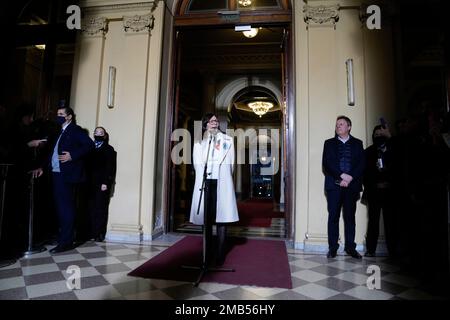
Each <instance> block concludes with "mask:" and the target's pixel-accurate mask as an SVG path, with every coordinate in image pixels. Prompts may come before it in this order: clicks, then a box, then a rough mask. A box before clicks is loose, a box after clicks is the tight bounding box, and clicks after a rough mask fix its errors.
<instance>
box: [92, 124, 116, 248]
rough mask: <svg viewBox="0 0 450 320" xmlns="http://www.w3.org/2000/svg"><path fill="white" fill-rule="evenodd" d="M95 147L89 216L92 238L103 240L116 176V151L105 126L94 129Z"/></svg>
mask: <svg viewBox="0 0 450 320" xmlns="http://www.w3.org/2000/svg"><path fill="white" fill-rule="evenodd" d="M94 140H95V149H94V150H93V151H92V152H91V153H90V155H89V161H88V172H89V181H88V183H89V216H90V221H91V238H92V239H95V241H99V242H101V241H103V240H104V239H105V235H106V226H107V224H108V207H109V200H110V197H111V190H112V187H113V185H114V182H115V176H116V158H117V156H116V151H115V150H114V148H113V147H112V146H111V145H110V144H109V135H108V133H107V132H106V130H105V128H103V127H97V128H95V131H94Z"/></svg>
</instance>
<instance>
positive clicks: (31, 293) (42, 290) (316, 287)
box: [0, 235, 444, 300]
mask: <svg viewBox="0 0 450 320" xmlns="http://www.w3.org/2000/svg"><path fill="white" fill-rule="evenodd" d="M179 239H180V237H178V236H173V235H166V236H164V237H162V238H161V239H160V240H157V241H153V242H152V243H151V245H132V244H117V243H95V242H88V243H85V244H83V245H82V246H79V247H77V248H76V249H74V250H71V251H68V252H63V253H60V254H56V255H50V254H49V252H48V251H45V252H42V253H39V254H35V255H32V256H31V257H29V258H26V259H25V258H22V259H20V260H19V261H17V262H16V263H15V264H14V265H10V266H7V267H3V268H1V269H0V300H5V299H58V300H60V299H61V300H66V299H75V300H76V299H152V300H153V299H155V300H156V299H162V300H169V299H175V300H178V299H183V300H184V299H193V300H195V299H203V300H205V299H206V300H260V299H267V300H277V299H281V300H324V299H338V300H340V299H342V300H344V299H346V300H347V299H363V300H368V299H370V300H372V299H376V300H390V299H407V300H410V299H444V297H440V296H435V295H433V294H432V293H431V292H430V291H427V289H426V288H425V287H424V286H421V284H420V282H419V281H418V280H417V279H415V278H414V277H411V276H408V275H406V274H404V273H402V272H400V268H399V267H398V266H396V265H394V264H391V263H389V261H388V260H387V259H386V258H364V259H362V260H355V259H353V258H351V257H349V256H338V257H336V259H327V258H326V257H325V256H324V255H317V254H316V255H312V254H304V253H303V252H301V251H298V250H293V249H287V252H288V257H289V264H290V267H291V275H292V283H293V289H291V290H287V289H281V288H261V287H251V286H236V285H227V284H218V283H200V285H199V287H197V288H195V287H193V286H192V284H191V283H186V282H177V281H167V280H156V279H141V278H134V277H130V276H127V273H128V272H130V271H131V270H133V269H134V268H136V267H138V266H140V265H141V264H143V263H144V262H146V261H147V260H148V259H149V258H151V257H153V256H155V255H157V254H159V253H160V252H162V251H164V250H165V249H167V248H168V247H169V246H170V245H172V244H173V243H175V242H176V241H177V240H179ZM72 265H76V266H78V267H79V268H80V270H81V283H80V284H81V287H80V289H73V290H71V289H69V288H68V286H67V281H66V280H67V279H68V278H69V277H70V276H71V274H69V273H67V272H66V270H67V268H68V267H69V266H72ZM369 265H377V266H379V267H380V270H381V282H380V285H381V288H380V289H374V290H369V289H368V287H367V285H366V282H367V279H368V276H370V275H369V274H368V273H367V268H368V266H369ZM71 283H74V282H71Z"/></svg>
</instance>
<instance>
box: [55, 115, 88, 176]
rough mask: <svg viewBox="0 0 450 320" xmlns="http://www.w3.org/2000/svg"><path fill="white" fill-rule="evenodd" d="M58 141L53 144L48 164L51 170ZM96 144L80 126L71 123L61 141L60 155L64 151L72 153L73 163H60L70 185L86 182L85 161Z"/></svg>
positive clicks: (62, 172)
mask: <svg viewBox="0 0 450 320" xmlns="http://www.w3.org/2000/svg"><path fill="white" fill-rule="evenodd" d="M56 142H57V140H56V141H54V143H53V144H52V147H51V149H50V155H49V158H48V164H49V167H50V170H51V159H52V155H53V150H54V148H55V145H56ZM94 147H95V145H94V142H93V141H92V140H91V138H89V135H88V134H87V133H86V132H85V131H84V130H83V129H82V128H81V127H80V126H78V125H76V124H74V123H73V122H71V123H70V124H69V125H68V126H67V127H66V129H65V130H64V132H63V133H62V135H61V138H60V139H59V144H58V154H62V152H63V151H68V152H70V156H71V158H72V160H71V161H67V162H65V163H62V162H60V163H59V168H60V170H61V174H62V175H63V178H64V181H65V182H68V183H79V182H84V181H85V180H86V170H85V161H86V156H87V154H88V153H89V152H90V151H91V150H92V149H94Z"/></svg>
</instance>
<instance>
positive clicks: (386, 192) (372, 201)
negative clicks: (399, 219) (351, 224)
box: [366, 189, 397, 256]
mask: <svg viewBox="0 0 450 320" xmlns="http://www.w3.org/2000/svg"><path fill="white" fill-rule="evenodd" d="M367 201H368V215H369V221H368V223H367V236H366V251H367V252H369V253H375V251H376V249H377V243H378V236H379V234H380V232H379V226H380V215H381V210H383V221H384V233H385V237H386V245H387V248H388V252H389V255H391V256H394V255H395V254H396V250H397V248H396V243H397V241H396V240H395V236H396V232H395V230H396V228H395V224H396V221H395V219H394V210H393V207H392V206H393V203H392V190H390V189H377V190H374V191H373V192H370V193H369V194H368V197H367Z"/></svg>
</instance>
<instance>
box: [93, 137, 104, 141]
mask: <svg viewBox="0 0 450 320" xmlns="http://www.w3.org/2000/svg"><path fill="white" fill-rule="evenodd" d="M94 140H95V141H98V142H100V141H105V136H94Z"/></svg>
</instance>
